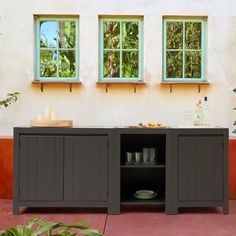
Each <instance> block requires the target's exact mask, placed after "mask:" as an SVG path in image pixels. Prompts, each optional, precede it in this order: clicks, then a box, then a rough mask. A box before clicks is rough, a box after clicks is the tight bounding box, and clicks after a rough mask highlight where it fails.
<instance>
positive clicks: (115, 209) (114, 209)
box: [107, 206, 120, 215]
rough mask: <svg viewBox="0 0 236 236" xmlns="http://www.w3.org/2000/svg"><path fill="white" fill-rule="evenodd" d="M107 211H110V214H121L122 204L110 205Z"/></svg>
mask: <svg viewBox="0 0 236 236" xmlns="http://www.w3.org/2000/svg"><path fill="white" fill-rule="evenodd" d="M107 212H108V215H119V214H120V206H116V207H108V209H107Z"/></svg>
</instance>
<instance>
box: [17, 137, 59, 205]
mask: <svg viewBox="0 0 236 236" xmlns="http://www.w3.org/2000/svg"><path fill="white" fill-rule="evenodd" d="M19 165H20V173H19V178H20V181H19V182H20V192H19V199H20V200H25V201H27V200H30V201H62V200H63V137H57V136H42V135H39V136H33V135H28V136H27V135H22V136H21V137H20V162H19Z"/></svg>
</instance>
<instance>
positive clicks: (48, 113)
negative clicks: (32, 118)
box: [44, 107, 52, 120]
mask: <svg viewBox="0 0 236 236" xmlns="http://www.w3.org/2000/svg"><path fill="white" fill-rule="evenodd" d="M51 115H52V109H51V108H50V107H45V109H44V116H45V119H46V120H51Z"/></svg>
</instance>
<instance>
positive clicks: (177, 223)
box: [0, 200, 236, 236]
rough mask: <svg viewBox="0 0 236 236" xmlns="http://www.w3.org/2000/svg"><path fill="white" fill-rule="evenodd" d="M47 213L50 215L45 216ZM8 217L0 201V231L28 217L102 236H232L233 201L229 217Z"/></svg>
mask: <svg viewBox="0 0 236 236" xmlns="http://www.w3.org/2000/svg"><path fill="white" fill-rule="evenodd" d="M49 212H50V213H49ZM21 213H22V214H20V215H18V216H14V215H12V201H11V200H0V230H1V229H6V228H8V227H10V226H13V225H17V224H22V223H25V222H27V221H28V220H29V219H31V218H32V217H40V218H42V219H44V220H51V219H53V220H54V221H63V222H66V223H75V222H78V221H80V220H87V221H88V222H89V225H90V226H91V227H93V228H96V229H98V230H100V231H102V232H104V233H105V235H106V236H146V235H147V236H205V235H207V236H235V235H236V200H231V201H230V214H229V215H223V214H222V210H221V208H191V209H190V208H187V209H186V208H185V209H180V211H179V215H177V216H166V215H165V214H164V206H154V207H153V206H142V207H141V206H123V207H122V214H121V215H112V216H107V214H106V210H105V209H96V210H95V209H68V208H67V209H42V208H41V209H37V208H31V209H22V211H21Z"/></svg>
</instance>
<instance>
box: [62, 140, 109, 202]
mask: <svg viewBox="0 0 236 236" xmlns="http://www.w3.org/2000/svg"><path fill="white" fill-rule="evenodd" d="M107 145H108V137H107V136H74V137H73V136H69V137H65V179H64V180H65V181H64V184H65V186H64V200H65V201H84V202H90V201H107V182H108V181H107V178H108V148H107Z"/></svg>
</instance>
